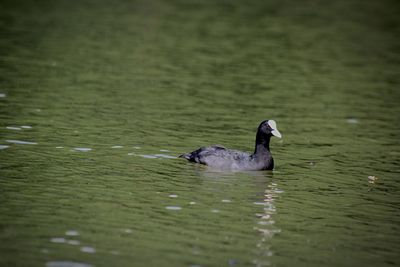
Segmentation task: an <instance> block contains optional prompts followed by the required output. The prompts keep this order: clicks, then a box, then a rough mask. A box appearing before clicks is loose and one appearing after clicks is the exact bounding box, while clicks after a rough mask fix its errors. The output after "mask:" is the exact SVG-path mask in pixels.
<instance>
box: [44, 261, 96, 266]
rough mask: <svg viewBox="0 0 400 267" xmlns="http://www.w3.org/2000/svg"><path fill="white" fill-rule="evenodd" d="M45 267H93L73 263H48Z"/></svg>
mask: <svg viewBox="0 0 400 267" xmlns="http://www.w3.org/2000/svg"><path fill="white" fill-rule="evenodd" d="M46 267H93V265H91V264H87V263H81V262H73V261H49V262H47V263H46Z"/></svg>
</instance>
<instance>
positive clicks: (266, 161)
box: [179, 120, 282, 171]
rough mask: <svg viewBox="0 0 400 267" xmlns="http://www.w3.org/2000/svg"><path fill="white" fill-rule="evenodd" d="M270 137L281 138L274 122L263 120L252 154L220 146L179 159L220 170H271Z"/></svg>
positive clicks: (202, 149)
mask: <svg viewBox="0 0 400 267" xmlns="http://www.w3.org/2000/svg"><path fill="white" fill-rule="evenodd" d="M272 136H276V137H278V138H281V137H282V135H281V133H280V132H279V131H278V128H277V127H276V122H275V121H274V120H265V121H263V122H261V124H260V126H258V129H257V135H256V145H255V149H254V153H253V154H249V153H246V152H242V151H238V150H231V149H227V148H225V147H223V146H220V145H212V146H208V147H201V148H199V149H197V150H195V151H193V152H190V153H186V154H182V155H180V156H179V157H181V158H185V159H187V160H188V161H192V162H197V163H200V164H205V165H208V166H210V167H212V168H216V169H222V170H243V171H258V170H272V169H273V168H274V159H273V158H272V155H271V152H270V149H269V141H270V139H271V137H272Z"/></svg>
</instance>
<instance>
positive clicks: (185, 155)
mask: <svg viewBox="0 0 400 267" xmlns="http://www.w3.org/2000/svg"><path fill="white" fill-rule="evenodd" d="M179 157H180V158H184V159H187V160H190V158H191V154H190V153H185V154H182V155H179Z"/></svg>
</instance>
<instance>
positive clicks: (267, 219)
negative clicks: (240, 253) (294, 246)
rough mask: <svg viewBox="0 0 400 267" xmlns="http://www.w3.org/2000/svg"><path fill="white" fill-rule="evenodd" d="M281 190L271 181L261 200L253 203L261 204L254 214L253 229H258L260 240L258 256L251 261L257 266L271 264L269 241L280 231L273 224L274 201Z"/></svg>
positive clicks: (271, 252) (271, 253)
mask: <svg viewBox="0 0 400 267" xmlns="http://www.w3.org/2000/svg"><path fill="white" fill-rule="evenodd" d="M282 192H283V191H282V190H279V189H278V184H277V183H274V182H271V183H270V184H269V185H268V186H267V189H265V191H264V198H263V201H261V202H255V203H254V204H256V205H261V206H263V210H262V212H260V213H256V214H255V215H256V216H257V218H258V222H257V226H256V227H254V230H256V231H258V232H259V234H260V240H259V241H258V243H257V249H258V255H257V256H258V258H257V259H255V260H254V262H253V263H254V264H255V265H256V266H257V267H261V266H269V265H270V264H271V262H270V261H269V260H268V259H267V258H268V257H271V256H272V255H273V251H272V249H271V247H270V242H269V241H270V239H271V238H272V237H273V236H274V235H275V234H276V233H279V232H280V231H281V230H280V229H278V228H277V227H275V226H274V224H275V221H274V219H273V215H274V214H276V212H277V211H276V207H275V204H274V201H275V199H276V198H277V197H278V194H281V193H282Z"/></svg>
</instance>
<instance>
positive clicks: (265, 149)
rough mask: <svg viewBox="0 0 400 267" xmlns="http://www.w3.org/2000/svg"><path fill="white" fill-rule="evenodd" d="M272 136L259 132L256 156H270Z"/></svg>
mask: <svg viewBox="0 0 400 267" xmlns="http://www.w3.org/2000/svg"><path fill="white" fill-rule="evenodd" d="M270 139H271V136H268V135H265V134H261V133H259V132H257V136H256V146H255V149H254V155H260V154H261V155H262V154H270V151H269V141H270Z"/></svg>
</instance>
